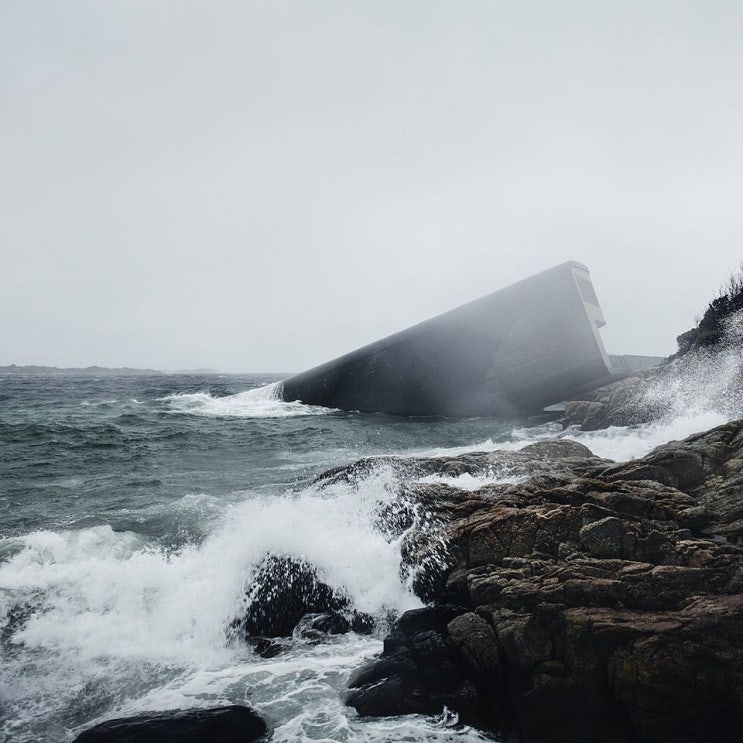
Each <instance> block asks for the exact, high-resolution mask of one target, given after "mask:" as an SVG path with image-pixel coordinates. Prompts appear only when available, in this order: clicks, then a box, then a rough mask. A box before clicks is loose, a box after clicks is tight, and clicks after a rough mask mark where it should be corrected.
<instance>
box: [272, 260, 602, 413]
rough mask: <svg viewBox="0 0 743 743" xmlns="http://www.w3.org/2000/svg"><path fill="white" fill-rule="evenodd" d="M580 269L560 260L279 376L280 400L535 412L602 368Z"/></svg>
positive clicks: (586, 383) (590, 297) (593, 306)
mask: <svg viewBox="0 0 743 743" xmlns="http://www.w3.org/2000/svg"><path fill="white" fill-rule="evenodd" d="M603 324H604V319H603V315H602V313H601V308H600V306H599V304H598V300H597V298H596V294H595V292H594V290H593V286H592V284H591V279H590V275H589V273H588V269H587V268H586V267H585V266H583V265H581V264H580V263H575V262H568V263H563V264H561V265H559V266H555V267H554V268H551V269H549V270H547V271H543V272H542V273H539V274H536V275H534V276H531V277H529V278H527V279H524V280H523V281H519V282H518V283H516V284H513V285H511V286H508V287H506V288H505V289H501V290H499V291H496V292H494V293H493V294H489V295H488V296H485V297H482V298H481V299H477V300H475V301H474V302H470V303H468V304H465V305H462V306H461V307H458V308H456V309H454V310H451V311H450V312H446V313H445V314H443V315H439V316H438V317H434V318H433V319H431V320H427V321H425V322H422V323H420V324H419V325H415V326H413V327H411V328H408V329H407V330H403V331H401V332H399V333H395V334H394V335H391V336H389V337H387V338H384V339H382V340H380V341H376V342H375V343H371V344H369V345H368V346H364V347H363V348H359V349H357V350H356V351H352V352H351V353H348V354H346V355H345V356H341V357H340V358H337V359H334V360H333V361H329V362H327V363H325V364H322V365H321V366H318V367H315V368H314V369H310V370H309V371H306V372H303V373H301V374H297V375H295V376H293V377H290V378H289V379H287V380H285V381H284V384H283V398H284V399H285V400H287V401H292V400H301V401H302V402H304V403H307V404H310V405H323V406H326V407H333V408H341V409H343V410H359V411H366V412H383V413H391V414H394V415H405V416H425V415H444V416H491V415H516V414H520V413H524V412H532V411H538V410H541V409H542V408H543V407H544V406H546V405H550V404H551V403H555V402H558V401H561V400H565V399H567V398H569V397H570V396H571V395H572V394H574V393H577V392H578V391H580V390H582V389H585V388H586V387H591V386H598V384H599V383H600V382H601V381H602V380H603V381H605V380H606V379H607V377H608V376H609V374H610V363H609V358H608V356H607V354H606V351H605V350H604V347H603V344H602V342H601V338H600V336H599V333H598V328H599V327H600V326H601V325H603Z"/></svg>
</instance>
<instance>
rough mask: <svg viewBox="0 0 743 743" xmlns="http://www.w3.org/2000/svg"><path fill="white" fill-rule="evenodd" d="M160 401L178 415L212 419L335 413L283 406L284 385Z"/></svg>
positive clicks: (299, 405) (314, 407)
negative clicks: (282, 388)
mask: <svg viewBox="0 0 743 743" xmlns="http://www.w3.org/2000/svg"><path fill="white" fill-rule="evenodd" d="M161 399H162V400H163V401H165V402H167V403H168V405H169V407H170V410H172V411H173V412H175V413H186V414H188V415H203V416H208V417H211V418H288V417H292V416H301V415H324V414H326V413H332V412H334V411H333V410H332V409H331V408H322V407H319V406H317V405H304V404H303V403H301V402H284V401H283V400H282V399H281V382H275V383H273V384H268V385H265V386H263V387H256V388H254V389H250V390H246V391H245V392H238V393H237V394H234V395H225V396H224V397H214V396H212V395H210V394H209V393H208V392H192V393H176V394H173V395H168V396H166V397H164V398H161Z"/></svg>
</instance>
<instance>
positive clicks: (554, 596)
mask: <svg viewBox="0 0 743 743" xmlns="http://www.w3.org/2000/svg"><path fill="white" fill-rule="evenodd" d="M526 459H528V460H529V461H530V462H531V466H532V468H533V469H536V472H537V474H534V475H532V476H530V477H528V478H527V479H525V480H524V481H522V482H518V483H517V484H503V485H490V486H486V487H483V488H480V489H478V490H477V491H475V492H468V491H464V490H459V489H457V488H454V487H451V486H448V485H443V484H421V483H420V482H419V481H418V482H417V483H415V484H412V485H410V486H409V487H408V489H407V491H408V492H407V494H406V495H407V498H408V499H409V500H410V501H411V502H413V503H417V504H418V505H419V507H420V508H421V509H423V511H424V512H425V513H426V514H427V519H428V523H429V524H430V523H437V524H439V525H440V529H433V530H431V529H428V530H425V529H421V530H419V531H416V529H412V530H411V531H410V533H409V536H408V538H407V541H406V549H405V557H406V560H407V562H408V564H409V565H410V566H420V565H422V566H425V567H424V568H423V569H422V570H420V571H419V573H418V574H417V575H416V587H417V590H418V592H419V593H420V594H421V595H423V596H424V597H425V598H426V599H427V600H429V601H430V605H429V606H428V607H426V608H424V609H420V610H416V611H412V612H407V613H406V614H403V615H402V616H401V617H400V618H399V619H398V621H397V622H396V624H395V625H394V627H393V628H392V631H391V632H390V634H389V635H388V636H387V638H386V639H385V643H384V651H383V653H382V654H381V656H380V657H379V658H377V659H375V660H373V661H371V662H370V663H369V664H368V665H367V666H365V667H364V668H361V669H359V671H358V672H357V673H356V674H354V676H353V677H352V678H351V680H350V684H349V686H350V692H349V695H348V699H347V701H348V704H350V705H351V706H353V707H355V708H356V709H357V710H358V712H359V714H361V715H397V714H404V713H414V712H417V713H439V712H441V710H442V708H443V707H444V706H446V707H447V708H449V709H450V710H453V711H455V712H457V713H458V715H459V718H460V720H461V721H462V722H467V723H470V724H473V725H475V726H478V727H480V728H483V729H486V730H491V731H493V732H495V733H496V734H497V735H498V736H499V737H501V738H502V739H507V740H517V741H528V742H540V743H541V742H545V743H546V742H548V741H571V742H573V743H575V742H576V741H597V740H602V741H616V742H617V743H619V742H620V741H621V742H624V741H627V742H629V741H669V742H670V741H689V742H691V741H715V742H716V743H725V742H726V741H731V743H732V741H738V740H741V739H743V653H742V652H741V648H742V647H743V549H741V545H742V544H743V421H736V422H732V423H728V424H726V425H723V426H720V427H718V428H715V429H712V430H710V431H707V432H705V433H702V434H697V435H694V436H691V437H689V438H687V439H685V440H684V441H681V442H671V443H669V444H666V445H664V446H661V447H659V448H658V449H656V450H654V451H653V452H651V453H650V454H648V455H647V456H645V457H643V458H641V459H637V460H633V461H629V462H626V463H621V464H617V463H614V462H610V461H607V460H601V459H599V458H597V457H594V456H593V455H592V454H591V453H590V451H588V450H587V449H586V448H585V447H583V446H582V445H580V444H577V443H575V442H570V441H567V440H556V441H551V442H542V443H537V444H533V445H531V446H527V447H526V448H525V449H523V450H522V451H521V452H517V453H516V454H507V453H504V452H497V453H494V454H483V455H466V456H463V457H454V458H447V459H441V460H438V461H437V462H436V464H435V465H434V464H433V462H432V461H431V460H423V461H421V462H418V463H415V465H413V464H412V463H410V462H401V463H400V466H403V467H405V466H415V467H417V468H419V471H427V470H431V469H432V468H433V467H434V466H435V469H436V471H438V472H448V473H462V472H477V471H480V470H481V469H482V468H483V467H487V466H491V467H492V466H494V465H497V466H501V467H502V466H503V465H504V463H505V462H506V460H510V463H511V465H512V467H513V468H514V470H518V468H519V466H520V465H522V464H523V463H524V460H526ZM359 466H360V465H359V464H357V465H353V466H352V467H350V468H346V469H344V470H340V471H334V472H333V473H330V474H329V477H335V478H337V477H342V476H343V477H354V476H355V473H356V472H357V471H358V468H359ZM361 466H362V467H363V464H362V465H361ZM367 466H368V465H367Z"/></svg>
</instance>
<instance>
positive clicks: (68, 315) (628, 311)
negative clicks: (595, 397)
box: [0, 0, 743, 372]
mask: <svg viewBox="0 0 743 743" xmlns="http://www.w3.org/2000/svg"><path fill="white" fill-rule="evenodd" d="M741 70H743V3H741V2H740V1H739V0H729V1H727V2H723V1H722V0H700V1H693V2H685V1H684V0H668V1H665V0H639V1H634V0H623V2H614V1H603V0H586V1H585V2H578V1H571V0H562V1H561V2H555V1H554V0H546V1H545V2H531V1H530V0H518V1H516V0H512V1H511V2H499V1H498V0H486V1H484V2H474V1H467V0H457V2H453V1H452V2H436V1H429V2H422V1H421V2H419V1H415V0H395V1H394V2H386V1H383V0H378V1H376V2H371V1H365V2H361V1H359V0H343V1H342V2H326V1H325V0H312V1H307V2H288V1H287V2H278V1H276V2H274V1H271V2H268V1H266V2H254V1H253V2H251V1H250V0H240V1H239V2H231V1H229V0H220V1H219V2H211V1H209V2H207V1H206V0H204V1H203V2H189V1H187V0H178V1H175V0H159V1H158V2H149V1H145V0H125V1H124V0H107V2H100V1H99V0H94V1H90V2H89V1H88V0H75V1H74V2H72V1H70V0H67V1H65V0H48V1H46V2H39V1H37V0H0V257H1V258H2V261H1V263H0V365H3V364H12V363H16V364H49V365H57V366H87V365H91V364H100V365H105V366H134V367H152V368H159V369H183V368H197V367H208V368H216V369H220V370H223V371H230V372H238V371H245V372H292V371H300V370H302V369H305V368H308V367H311V366H313V365H315V364H318V363H321V362H323V361H326V360H328V359H330V358H333V357H335V356H337V355H339V354H341V353H344V352H346V351H349V350H351V349H353V348H356V347H358V346H360V345H363V344H365V343H367V342H370V341H373V340H376V339H378V338H381V337H383V336H385V335H388V334H389V333H392V332H395V331H397V330H400V329H402V328H404V327H407V326H409V325H411V324H414V323H416V322H418V321H421V320H424V319H426V318H428V317H432V316H434V315H437V314H439V313H441V312H443V311H445V310H448V309H451V308H453V307H456V306H458V305H459V304H462V303H464V302H467V301H469V300H471V299H475V298H477V297H479V296H482V295H484V294H488V293H490V292H492V291H494V290H496V289H499V288H501V287H503V286H506V285H508V284H511V283H513V282H514V281H517V280H519V279H521V278H524V277H526V276H528V275H530V274H532V273H535V272H537V271H540V270H543V269H545V268H549V267H550V266H553V265H556V264H558V263H562V262H563V261H566V260H577V261H580V262H582V263H584V264H586V265H587V266H588V268H589V269H590V271H591V276H592V279H593V283H594V287H595V289H596V293H597V295H598V297H599V299H600V301H601V305H602V309H603V312H604V315H605V318H606V321H607V325H606V327H605V328H603V330H602V336H603V339H604V343H605V345H606V347H607V350H608V351H609V352H611V353H639V354H659V355H666V354H669V353H672V352H673V351H674V350H675V337H676V336H677V335H678V334H679V333H681V332H683V331H685V330H687V329H688V328H689V327H691V326H692V325H693V324H694V320H695V317H697V316H699V315H700V314H701V313H702V312H703V310H704V308H705V306H706V304H707V302H708V301H709V300H710V299H712V298H713V297H714V295H715V294H716V292H717V290H718V288H719V287H720V285H721V284H723V283H724V281H725V280H726V279H727V277H728V276H729V275H730V273H731V272H732V271H734V270H735V269H737V267H738V266H739V265H740V262H741V260H743V208H742V207H743V204H742V203H741V201H742V200H743V136H741V132H743V85H741Z"/></svg>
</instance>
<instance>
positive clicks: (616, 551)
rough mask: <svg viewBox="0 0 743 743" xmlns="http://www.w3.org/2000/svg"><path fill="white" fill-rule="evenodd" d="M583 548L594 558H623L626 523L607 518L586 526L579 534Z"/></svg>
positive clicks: (614, 518) (612, 517) (610, 517)
mask: <svg viewBox="0 0 743 743" xmlns="http://www.w3.org/2000/svg"><path fill="white" fill-rule="evenodd" d="M578 541H579V542H580V545H581V547H583V549H585V550H586V552H588V554H590V555H593V556H594V557H621V556H622V548H623V545H624V523H623V522H622V520H621V519H618V518H617V517H616V516H607V517H606V518H604V519H599V520H598V521H594V522H592V523H590V524H587V525H586V526H584V527H583V528H582V529H581V530H580V531H579V532H578Z"/></svg>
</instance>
